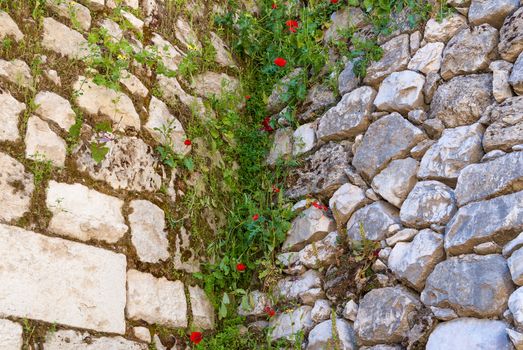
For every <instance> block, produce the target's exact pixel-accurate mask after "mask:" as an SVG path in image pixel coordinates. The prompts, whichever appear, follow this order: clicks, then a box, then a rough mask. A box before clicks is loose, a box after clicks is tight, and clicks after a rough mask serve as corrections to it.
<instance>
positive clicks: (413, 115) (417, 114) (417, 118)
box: [407, 109, 427, 125]
mask: <svg viewBox="0 0 523 350" xmlns="http://www.w3.org/2000/svg"><path fill="white" fill-rule="evenodd" d="M407 119H408V120H409V121H410V122H412V123H413V124H416V125H422V124H423V122H424V121H425V120H427V112H425V111H424V110H423V109H415V110H412V111H410V112H409V113H408V114H407Z"/></svg>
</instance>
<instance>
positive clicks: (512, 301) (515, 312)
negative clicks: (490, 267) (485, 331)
mask: <svg viewBox="0 0 523 350" xmlns="http://www.w3.org/2000/svg"><path fill="white" fill-rule="evenodd" d="M508 308H509V310H510V312H512V316H513V317H514V322H515V323H516V325H517V326H519V327H521V326H523V287H519V288H518V289H516V290H515V291H514V293H512V295H511V296H510V298H509V299H508Z"/></svg>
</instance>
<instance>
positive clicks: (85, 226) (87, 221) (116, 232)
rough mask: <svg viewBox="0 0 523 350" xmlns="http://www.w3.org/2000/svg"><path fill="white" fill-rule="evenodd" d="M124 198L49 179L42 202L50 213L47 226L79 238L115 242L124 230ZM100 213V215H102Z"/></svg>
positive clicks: (61, 233)
mask: <svg viewBox="0 0 523 350" xmlns="http://www.w3.org/2000/svg"><path fill="white" fill-rule="evenodd" d="M123 204H124V202H123V201H122V200H121V199H118V198H116V197H111V196H108V195H106V194H103V193H100V192H97V191H95V190H92V189H89V188H88V187H86V186H84V185H82V184H79V183H77V184H72V185H69V184H66V183H58V182H56V181H54V180H51V181H49V187H48V188H47V197H46V205H47V209H48V210H49V211H50V212H51V213H52V215H53V217H52V218H51V221H50V222H49V230H50V231H51V232H53V233H56V234H58V235H61V236H65V237H72V238H75V239H79V240H81V241H89V240H92V239H94V240H99V241H105V242H107V243H116V242H117V241H118V240H119V239H120V238H122V237H123V235H124V234H125V233H126V232H127V229H128V227H127V225H126V224H125V220H124V217H123V215H122V207H123ZM102 213H103V215H102Z"/></svg>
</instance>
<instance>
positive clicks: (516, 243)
mask: <svg viewBox="0 0 523 350" xmlns="http://www.w3.org/2000/svg"><path fill="white" fill-rule="evenodd" d="M521 247H523V232H521V233H520V234H519V235H517V237H516V238H514V239H513V240H511V241H510V242H508V243H507V244H505V246H504V247H503V256H504V257H505V258H508V257H510V255H512V253H513V252H514V251H515V250H517V249H519V248H521Z"/></svg>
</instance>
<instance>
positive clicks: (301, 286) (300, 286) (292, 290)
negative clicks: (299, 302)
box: [276, 270, 321, 300]
mask: <svg viewBox="0 0 523 350" xmlns="http://www.w3.org/2000/svg"><path fill="white" fill-rule="evenodd" d="M320 287H321V274H320V273H319V272H318V271H316V270H307V272H305V273H304V274H302V275H300V276H296V277H286V278H284V279H281V280H279V281H278V284H277V287H276V294H277V295H278V296H280V297H281V298H283V299H285V300H296V299H298V297H299V296H300V294H301V293H304V292H307V291H309V290H311V289H314V288H320Z"/></svg>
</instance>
